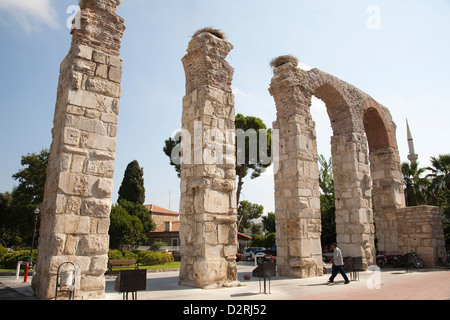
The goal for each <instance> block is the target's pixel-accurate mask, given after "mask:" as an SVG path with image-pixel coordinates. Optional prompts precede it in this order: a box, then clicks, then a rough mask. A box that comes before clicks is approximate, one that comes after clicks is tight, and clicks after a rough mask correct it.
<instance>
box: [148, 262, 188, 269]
mask: <svg viewBox="0 0 450 320" xmlns="http://www.w3.org/2000/svg"><path fill="white" fill-rule="evenodd" d="M180 266H181V262H179V261H178V262H169V263H166V264H158V265H156V266H139V269H169V268H179V267H180Z"/></svg>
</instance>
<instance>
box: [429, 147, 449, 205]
mask: <svg viewBox="0 0 450 320" xmlns="http://www.w3.org/2000/svg"><path fill="white" fill-rule="evenodd" d="M426 169H427V170H428V171H431V173H430V174H428V175H427V178H428V179H429V180H430V186H429V188H428V197H429V204H432V205H436V206H444V207H446V205H445V203H446V195H448V193H449V192H450V154H441V155H439V156H438V157H431V167H427V168H426Z"/></svg>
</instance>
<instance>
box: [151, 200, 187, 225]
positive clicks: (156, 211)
mask: <svg viewBox="0 0 450 320" xmlns="http://www.w3.org/2000/svg"><path fill="white" fill-rule="evenodd" d="M145 207H146V208H147V210H148V211H150V217H151V218H152V220H153V222H155V224H156V227H159V226H160V225H161V224H163V223H165V222H167V221H178V218H179V216H180V215H179V214H178V212H175V211H170V210H167V209H165V208H163V207H158V206H157V205H154V204H146V205H145Z"/></svg>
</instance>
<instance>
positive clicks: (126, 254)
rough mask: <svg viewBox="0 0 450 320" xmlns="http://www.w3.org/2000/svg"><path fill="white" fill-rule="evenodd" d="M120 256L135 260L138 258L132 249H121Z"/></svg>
mask: <svg viewBox="0 0 450 320" xmlns="http://www.w3.org/2000/svg"><path fill="white" fill-rule="evenodd" d="M122 256H123V259H135V260H137V259H138V255H137V253H134V252H132V251H126V250H124V251H122Z"/></svg>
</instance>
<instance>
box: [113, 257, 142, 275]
mask: <svg viewBox="0 0 450 320" xmlns="http://www.w3.org/2000/svg"><path fill="white" fill-rule="evenodd" d="M114 267H116V268H117V267H120V268H133V270H139V263H137V262H136V260H135V259H127V260H109V261H108V274H109V275H111V274H113V268H114Z"/></svg>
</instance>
